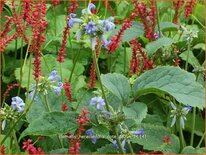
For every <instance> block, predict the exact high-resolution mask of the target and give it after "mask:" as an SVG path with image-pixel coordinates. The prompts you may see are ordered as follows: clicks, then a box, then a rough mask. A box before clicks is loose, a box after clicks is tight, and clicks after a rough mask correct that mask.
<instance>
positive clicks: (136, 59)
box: [130, 40, 140, 75]
mask: <svg viewBox="0 0 206 155" xmlns="http://www.w3.org/2000/svg"><path fill="white" fill-rule="evenodd" d="M135 43H136V40H131V41H130V46H131V49H132V59H131V61H130V75H133V74H138V73H139V72H140V69H139V68H140V56H139V54H138V53H137V50H138V46H136V44H135Z"/></svg>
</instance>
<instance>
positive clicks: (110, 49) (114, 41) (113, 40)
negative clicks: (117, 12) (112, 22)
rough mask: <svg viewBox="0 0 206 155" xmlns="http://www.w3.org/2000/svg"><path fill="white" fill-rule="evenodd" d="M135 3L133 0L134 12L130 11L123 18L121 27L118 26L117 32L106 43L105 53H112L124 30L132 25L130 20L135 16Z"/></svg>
mask: <svg viewBox="0 0 206 155" xmlns="http://www.w3.org/2000/svg"><path fill="white" fill-rule="evenodd" d="M137 4H138V3H137V2H136V0H134V12H131V13H130V17H129V18H126V19H125V20H124V23H123V24H122V27H121V28H120V30H119V31H118V33H117V34H116V35H115V36H113V37H112V38H111V43H110V44H109V45H108V47H107V48H108V50H107V52H106V53H113V52H114V51H115V50H116V48H117V47H118V46H119V42H121V41H122V36H123V35H124V32H125V31H126V30H127V29H129V28H131V27H132V21H133V20H134V19H135V18H136V17H137V13H136V8H137Z"/></svg>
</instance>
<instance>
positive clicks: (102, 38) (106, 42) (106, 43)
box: [101, 35, 111, 47]
mask: <svg viewBox="0 0 206 155" xmlns="http://www.w3.org/2000/svg"><path fill="white" fill-rule="evenodd" d="M101 40H102V41H103V42H104V44H103V45H102V47H107V46H108V45H109V44H110V43H111V40H109V41H107V39H106V37H105V36H104V35H101Z"/></svg>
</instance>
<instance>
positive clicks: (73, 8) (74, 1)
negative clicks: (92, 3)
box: [69, 0, 79, 13]
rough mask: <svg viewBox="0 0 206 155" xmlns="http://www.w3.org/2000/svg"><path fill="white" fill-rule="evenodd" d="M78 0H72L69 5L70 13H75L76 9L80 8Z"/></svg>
mask: <svg viewBox="0 0 206 155" xmlns="http://www.w3.org/2000/svg"><path fill="white" fill-rule="evenodd" d="M77 2H78V0H72V1H71V2H70V5H69V13H75V12H76V9H77V8H79V5H78V4H77Z"/></svg>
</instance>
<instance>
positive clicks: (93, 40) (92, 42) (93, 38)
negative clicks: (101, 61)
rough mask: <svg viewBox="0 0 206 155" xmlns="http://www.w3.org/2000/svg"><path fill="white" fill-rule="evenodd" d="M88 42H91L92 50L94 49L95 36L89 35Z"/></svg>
mask: <svg viewBox="0 0 206 155" xmlns="http://www.w3.org/2000/svg"><path fill="white" fill-rule="evenodd" d="M90 42H91V44H92V50H94V49H95V46H96V39H95V37H91V38H90Z"/></svg>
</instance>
